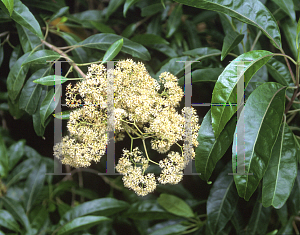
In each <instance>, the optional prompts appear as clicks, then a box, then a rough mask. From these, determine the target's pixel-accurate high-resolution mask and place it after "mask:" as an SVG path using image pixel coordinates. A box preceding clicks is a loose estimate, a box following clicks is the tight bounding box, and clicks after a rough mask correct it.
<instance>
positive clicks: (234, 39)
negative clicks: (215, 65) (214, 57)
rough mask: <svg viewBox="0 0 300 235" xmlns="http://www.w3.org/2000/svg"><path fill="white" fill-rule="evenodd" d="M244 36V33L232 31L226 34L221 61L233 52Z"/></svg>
mask: <svg viewBox="0 0 300 235" xmlns="http://www.w3.org/2000/svg"><path fill="white" fill-rule="evenodd" d="M243 38H244V34H239V33H237V32H236V31H232V33H231V34H226V36H225V38H224V43H223V47H222V55H221V61H222V60H224V59H225V57H226V56H227V55H228V53H229V52H231V51H232V50H233V49H234V48H235V47H236V46H237V45H238V44H239V43H240V42H241V41H242V40H243Z"/></svg>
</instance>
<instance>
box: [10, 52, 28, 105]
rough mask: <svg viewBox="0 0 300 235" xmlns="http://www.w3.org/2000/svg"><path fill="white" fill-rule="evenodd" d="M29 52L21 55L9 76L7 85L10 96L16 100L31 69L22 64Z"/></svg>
mask: <svg viewBox="0 0 300 235" xmlns="http://www.w3.org/2000/svg"><path fill="white" fill-rule="evenodd" d="M28 55H29V53H26V54H24V55H23V56H21V57H20V58H19V59H18V60H17V62H16V63H15V64H14V65H13V66H12V67H11V69H10V72H9V74H8V77H7V81H6V85H7V90H8V96H9V97H10V98H11V99H12V100H13V101H14V100H15V99H16V98H17V96H18V94H19V93H20V91H21V89H22V86H23V84H24V81H25V78H26V74H27V72H28V70H29V66H27V65H25V66H21V65H22V63H23V62H24V61H25V60H26V58H27V57H28Z"/></svg>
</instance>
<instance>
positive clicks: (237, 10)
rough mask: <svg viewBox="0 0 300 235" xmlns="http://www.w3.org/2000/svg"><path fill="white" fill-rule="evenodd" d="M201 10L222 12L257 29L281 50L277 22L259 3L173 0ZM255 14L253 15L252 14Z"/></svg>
mask: <svg viewBox="0 0 300 235" xmlns="http://www.w3.org/2000/svg"><path fill="white" fill-rule="evenodd" d="M175 1H176V2H179V3H182V4H185V5H188V6H191V7H197V8H201V9H207V10H213V11H218V12H222V13H224V14H226V15H229V16H231V17H234V18H236V19H238V20H240V21H242V22H244V23H247V24H251V25H254V26H255V27H258V28H259V29H260V30H261V31H262V32H263V33H264V34H265V35H266V36H267V37H268V38H269V39H270V40H271V42H272V43H273V44H274V46H276V47H277V48H278V49H279V48H281V37H280V31H279V28H278V25H277V22H276V20H275V18H274V16H273V15H272V14H271V12H270V11H269V10H268V9H267V8H266V7H265V6H264V5H263V4H262V3H261V2H260V1H253V0H236V1H234V3H233V2H228V1H227V0H201V1H199V0H175ZM254 12H255V14H254Z"/></svg>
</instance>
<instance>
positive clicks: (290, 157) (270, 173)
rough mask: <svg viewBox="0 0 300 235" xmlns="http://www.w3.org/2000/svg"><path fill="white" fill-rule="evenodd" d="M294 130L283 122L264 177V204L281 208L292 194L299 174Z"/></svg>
mask: <svg viewBox="0 0 300 235" xmlns="http://www.w3.org/2000/svg"><path fill="white" fill-rule="evenodd" d="M296 148H297V146H296V143H295V140H294V137H293V132H292V131H291V130H290V129H289V127H288V125H287V124H286V123H285V124H281V128H280V130H279V134H278V137H277V140H276V142H275V145H274V148H273V149H272V155H271V159H270V163H269V165H268V168H267V171H266V173H265V176H264V178H263V189H262V204H263V206H265V207H268V206H271V205H272V206H273V207H275V208H276V209H279V208H281V207H282V206H283V204H285V202H286V200H287V199H288V197H289V196H290V193H291V191H292V187H293V185H294V181H295V178H296V176H297V164H298V163H297V153H296Z"/></svg>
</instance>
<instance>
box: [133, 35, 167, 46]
mask: <svg viewBox="0 0 300 235" xmlns="http://www.w3.org/2000/svg"><path fill="white" fill-rule="evenodd" d="M130 40H131V41H133V42H136V43H139V44H142V45H144V46H148V45H153V44H169V42H168V41H166V40H165V39H163V38H162V37H160V36H158V35H155V34H137V35H135V36H134V37H132V38H131V39H130Z"/></svg>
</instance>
